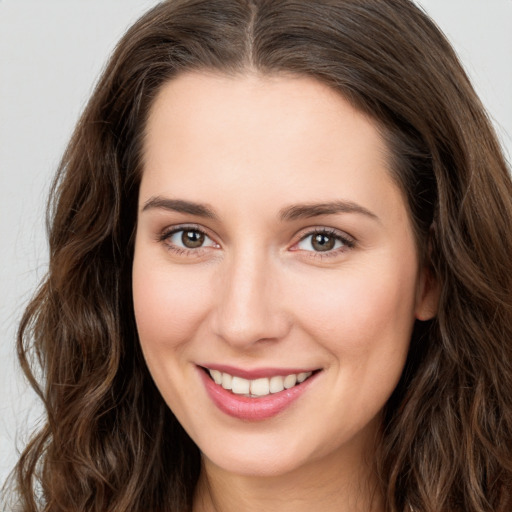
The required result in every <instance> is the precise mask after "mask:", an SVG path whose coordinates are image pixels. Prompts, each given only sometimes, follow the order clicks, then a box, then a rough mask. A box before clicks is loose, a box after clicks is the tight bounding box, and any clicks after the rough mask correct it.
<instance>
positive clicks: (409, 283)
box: [133, 73, 436, 512]
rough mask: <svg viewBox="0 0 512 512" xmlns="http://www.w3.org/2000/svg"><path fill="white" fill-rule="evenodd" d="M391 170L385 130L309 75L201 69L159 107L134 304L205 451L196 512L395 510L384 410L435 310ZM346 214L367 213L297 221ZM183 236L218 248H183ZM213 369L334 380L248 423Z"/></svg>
mask: <svg viewBox="0 0 512 512" xmlns="http://www.w3.org/2000/svg"><path fill="white" fill-rule="evenodd" d="M388 160H389V159H388V155H387V150H386V147H385V145H384V142H383V141H382V138H381V136H380V135H379V131H378V129H377V126H376V125H375V123H374V122H373V121H372V120H371V119H368V117H366V116H364V115H363V114H361V113H360V112H358V111H357V110H355V109H354V108H353V107H352V106H350V104H349V103H348V102H347V101H345V100H344V98H343V97H341V96H340V95H338V94H337V93H336V92H334V91H332V90H330V89H329V88H327V87H326V86H324V85H322V84H321V83H319V82H317V81H315V80H313V79H310V78H305V77H293V76H285V75H280V76H271V77H269V76H265V77H263V76H260V75H257V74H249V73H248V74H247V75H240V76H235V77H233V76H231V77H228V76H223V75H216V74H208V73H188V74H183V75H181V76H179V77H178V78H176V79H174V80H172V81H170V82H169V83H167V84H166V85H165V86H164V87H163V88H162V90H161V92H160V94H159V95H158V97H157V98H156V100H155V103H154V105H153V107H152V110H151V112H150V116H149V119H148V123H147V127H146V140H145V151H144V162H143V176H142V182H141V188H140V197H139V217H138V226H137V232H136V243H135V257H134V265H133V296H134V306H135V314H136V320H137V328H138V332H139V336H140V342H141V346H142V350H143V352H144V356H145V358H146V361H147V364H148V367H149V370H150V372H151V374H152V376H153V378H154V380H155V383H156V385H157V386H158V388H159V390H160V392H161V393H162V396H163V397H164V399H165V401H166V402H167V404H168V405H169V407H170V408H171V409H172V410H173V412H174V413H175V415H176V416H177V418H178V419H179V421H180V422H181V423H182V425H183V426H184V428H185V429H186V430H187V432H188V433H189V435H190V436H191V437H192V439H193V440H194V441H195V442H196V443H197V445H198V446H199V448H200V449H201V452H202V453H203V470H202V473H201V477H200V481H199V485H198V488H197V493H196V500H195V511H196V512H197V511H209V510H211V511H213V510H217V511H231V510H233V511H234V510H246V511H251V510H260V511H261V510H267V511H272V510H276V511H277V510H279V511H280V512H282V511H288V510H290V511H291V510H293V511H294V512H297V511H302V510H304V511H305V510H307V511H308V512H309V511H310V510H311V509H312V507H315V508H316V509H317V510H322V511H330V510H336V511H344V510H351V511H354V510H361V511H362V510H364V511H368V510H375V511H377V510H382V505H381V502H380V496H379V494H378V492H377V491H376V489H377V485H376V482H375V480H374V475H373V467H372V466H373V464H372V455H373V453H374V446H375V440H376V438H377V436H378V432H379V426H380V423H381V411H382V408H383V406H384V404H385V403H386V401H387V399H388V398H389V396H390V394H391V393H392V391H393V389H394V387H395V386H396V384H397V382H398V380H399V377H400V374H401V372H402V369H403V366H404V363H405V359H406V356H407V351H408V347H409V341H410V336H411V332H412V328H413V324H414V322H415V320H416V319H420V320H426V319H428V318H430V317H431V316H432V315H433V314H434V311H435V305H436V291H435V287H434V286H433V285H432V280H431V279H430V278H429V276H428V272H427V271H426V270H425V269H423V268H420V265H419V257H418V254H417V249H416V246H415V242H414V235H413V231H412V227H411V222H410V219H409V215H408V211H407V207H406V205H405V203H404V199H403V195H402V193H401V191H400V190H399V188H398V187H397V185H396V184H395V182H394V181H393V179H392V178H391V174H390V170H389V168H388V164H387V162H388ZM156 198H158V200H157V199H156ZM161 199H172V200H176V199H177V200H182V201H188V202H193V203H201V204H203V205H207V207H208V208H209V210H210V211H211V213H213V214H214V218H213V217H205V216H203V215H198V213H199V212H197V211H196V212H193V211H191V212H188V213H187V212H183V211H174V210H173V209H169V208H164V207H162V201H161ZM335 201H338V202H339V201H343V202H344V204H345V206H346V205H347V204H348V205H349V206H351V207H353V206H354V205H356V206H357V207H358V208H359V209H360V210H361V211H339V212H336V213H334V212H331V213H328V212H327V213H326V212H324V213H321V214H319V215H314V216H311V215H309V216H300V217H298V218H290V216H289V215H288V217H286V216H285V218H283V215H282V213H283V211H284V210H286V209H287V208H289V207H290V206H293V205H297V204H301V205H304V204H305V205H311V204H313V203H327V202H335ZM344 209H345V210H347V208H344ZM348 210H350V208H349V209H348ZM316 213H319V212H316ZM310 214H311V212H310ZM183 225H185V226H186V227H188V229H189V230H190V229H199V230H201V231H202V232H204V233H205V234H206V235H207V236H206V237H205V239H204V244H203V245H202V246H201V247H197V248H194V249H188V250H186V249H185V250H184V248H183V247H180V245H181V240H182V239H181V234H182V233H181V232H178V233H175V234H171V235H170V234H169V232H170V231H172V230H173V229H174V230H176V229H179V228H182V227H183ZM315 229H323V230H326V229H327V230H328V233H327V234H326V236H328V237H334V239H335V240H336V245H335V246H334V248H333V249H332V250H328V251H318V250H317V249H318V246H313V245H312V243H311V241H312V237H311V236H310V235H311V232H312V231H314V230H315ZM338 236H340V237H341V239H338V238H337V237H338ZM343 239H345V240H348V241H345V242H343ZM329 240H331V238H329ZM208 364H225V365H231V366H235V367H237V368H243V369H248V370H252V369H255V368H275V367H279V368H304V369H318V370H321V371H320V372H319V373H318V374H317V375H316V377H315V380H314V382H312V383H311V385H310V386H309V387H308V389H307V391H306V392H304V393H303V394H302V395H301V396H300V398H299V399H298V400H297V401H295V402H294V403H293V404H292V405H290V406H289V407H288V408H286V409H285V410H284V411H282V412H281V413H279V414H278V415H277V416H274V417H272V418H268V419H266V420H263V421H243V420H240V419H237V418H233V417H231V416H229V415H227V414H225V413H223V412H222V411H220V410H219V409H218V408H217V407H216V406H215V405H214V404H213V403H212V401H211V399H210V398H209V396H208V395H207V393H206V391H205V387H204V383H203V382H202V380H201V378H200V373H199V370H198V365H201V366H208Z"/></svg>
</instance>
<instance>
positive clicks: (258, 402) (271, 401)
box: [199, 369, 317, 421]
mask: <svg viewBox="0 0 512 512" xmlns="http://www.w3.org/2000/svg"><path fill="white" fill-rule="evenodd" d="M199 373H200V375H201V378H202V379H203V383H204V386H205V388H206V391H207V392H208V395H209V396H210V398H211V399H212V402H213V403H214V404H215V405H216V406H217V407H218V408H219V409H220V410H221V411H222V412H223V413H225V414H227V415H229V416H232V417H234V418H238V419H240V420H246V421H261V420H266V419H268V418H272V417H273V416H277V415H278V414H279V413H280V412H282V411H284V410H285V409H287V408H288V407H289V406H290V405H291V404H292V403H293V402H295V400H297V399H298V398H299V397H300V396H301V395H302V394H303V393H304V392H305V391H306V390H307V389H308V388H309V387H310V385H311V384H312V382H313V380H315V377H316V375H317V374H313V375H312V376H311V377H309V378H308V379H306V380H305V381H304V382H302V383H301V384H299V385H296V386H294V387H293V388H290V389H284V390H283V391H280V392H279V393H271V394H269V395H266V396H262V397H260V398H248V397H246V396H243V395H235V394H234V393H232V392H231V391H228V390H226V389H224V388H223V387H222V386H219V385H218V384H215V382H214V381H213V380H212V379H211V378H210V377H209V376H208V375H207V374H206V372H205V371H204V370H201V369H199Z"/></svg>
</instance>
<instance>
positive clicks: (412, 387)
mask: <svg viewBox="0 0 512 512" xmlns="http://www.w3.org/2000/svg"><path fill="white" fill-rule="evenodd" d="M197 70H208V71H215V72H221V73H227V74H230V75H236V74H240V73H247V72H257V73H260V74H266V75H269V74H271V75H273V74H279V73H291V74H294V75H298V76H309V77H313V78H314V79H316V80H319V81H321V82H323V83H325V84H327V85H328V86H329V87H331V88H332V89H334V90H336V91H338V92H339V93H340V94H341V95H342V96H343V97H345V98H346V99H347V100H348V101H350V102H351V104H352V105H353V106H355V107H356V108H357V109H358V110H359V111H361V112H363V113H365V114H367V115H368V116H370V117H371V118H372V119H374V120H375V121H376V122H377V124H378V126H379V127H380V129H381V133H382V135H383V137H384V139H385V141H386V143H387V145H388V148H389V155H390V162H391V164H390V168H391V170H392V172H393V176H394V178H395V180H396V182H397V183H398V184H399V186H400V188H401V190H402V191H403V193H404V197H405V198H406V203H407V205H408V207H409V210H410V212H411V219H412V222H413V226H414V229H415V233H416V238H417V243H418V247H419V251H420V254H421V256H422V258H423V261H424V262H425V264H429V265H430V266H431V271H432V273H433V274H435V276H436V279H437V280H438V282H439V284H440V288H441V296H440V302H439V314H438V315H437V317H436V318H435V319H434V320H433V321H430V322H417V325H416V326H415V331H414V335H413V338H412V341H411V350H410V354H409V357H408V361H407V364H406V367H405V370H404V372H403V375H402V379H401V381H400V383H399V385H398V387H397V389H396V390H395V392H394V394H393V396H392V397H391V399H390V400H389V403H388V404H387V406H386V410H385V422H384V425H383V428H382V437H381V439H380V442H379V450H378V453H379V460H378V468H377V469H378V471H379V475H380V478H381V481H382V492H383V494H384V496H385V501H386V507H387V510H388V511H389V512H401V511H403V510H406V509H407V507H412V508H413V509H414V510H416V511H418V512H420V511H421V512H440V511H450V512H462V511H464V512H490V511H493V512H507V511H509V510H510V509H511V508H512V490H511V489H512V393H510V390H511V389H512V272H511V271H510V270H511V268H510V255H511V254H512V233H511V230H510V219H511V218H512V184H511V180H510V176H509V174H508V170H507V166H506V163H505V160H504V158H503V155H502V153H501V150H500V148H499V145H498V143H497V139H496V136H495V133H494V132H493V129H492V127H491V124H490V122H489V120H488V119H487V117H486V114H485V112H484V110H483V107H482V105H481V104H480V102H479V100H478V98H477V96H476V94H475V93H474V91H473V89H472V87H471V85H470V83H469V81H468V79H467V76H466V74H465V73H464V71H463V69H462V68H461V66H460V64H459V62H458V60H457V57H456V55H455V54H454V52H453V50H452V48H451V47H450V45H449V44H448V42H447V41H446V39H445V37H444V36H443V35H442V33H441V32H440V30H439V29H438V28H437V27H436V26H435V25H434V23H433V22H432V21H431V20H430V19H429V18H428V17H427V16H426V15H425V14H424V13H423V12H422V11H421V10H420V9H418V8H417V7H416V6H415V5H414V4H413V3H412V2H410V1H408V0H315V1H311V0H175V1H167V2H162V3H161V4H159V5H158V6H157V7H155V8H154V9H152V10H151V11H149V12H148V13H147V14H146V15H145V16H143V17H142V18H141V19H140V20H139V21H138V22H137V23H136V24H135V25H134V26H133V27H132V28H130V29H129V30H128V32H127V33H126V35H125V36H124V37H123V39H122V40H121V41H120V43H119V44H118V46H117V48H116V50H115V51H114V54H113V56H112V58H111V60H110V62H109V63H108V65H107V67H106V69H105V71H104V73H103V75H102V77H101V79H100V81H99V83H98V84H97V87H96V89H95V92H94V94H93V96H92V98H91V100H90V102H89V103H88V105H87V107H86V109H85V111H84V113H83V115H82V117H81V119H80V122H79V123H78V125H77V128H76V130H75V132H74V135H73V137H72V139H71V142H70V144H69V146H68V148H67V150H66V153H65V154H64V157H63V159H62V162H61V165H60V167H59V171H58V174H57V176H56V179H55V182H54V185H53V188H52V193H51V202H50V205H49V209H48V230H49V241H50V266H49V270H48V275H47V277H46V279H45V280H44V282H43V283H42V285H41V287H40V289H39V291H38V293H37V295H36V296H35V297H34V299H33V300H32V302H31V303H30V304H29V306H28V308H27V310H26V312H25V314H24V316H23V320H22V322H21V326H20V329H19V335H18V353H19V358H20V361H21V365H22V368H23V370H24V371H25V373H26V375H27V377H28V378H29V380H30V382H31V383H32V385H33V386H34V387H35V388H36V390H37V391H38V393H39V395H40V397H41V399H42V400H43V402H44V404H45V407H46V411H47V417H48V421H47V423H46V425H45V426H44V427H43V428H42V430H41V431H40V432H39V433H38V434H37V435H36V436H35V437H34V439H33V440H32V441H31V443H30V444H29V445H28V447H27V448H26V450H25V451H24V453H23V454H22V456H21V458H20V462H19V464H18V466H17V469H16V479H17V485H18V490H17V493H18V496H19V500H20V510H22V511H23V512H29V511H30V512H35V511H38V510H44V511H52V512H59V511H67V512H69V511H76V512H78V511H88V512H100V511H101V512H108V511H110V512H113V511H116V512H132V511H133V512H134V511H138V510H152V511H155V512H159V511H161V512H164V511H168V510H180V511H185V510H190V509H191V506H192V499H193V493H194V487H195V484H196V482H197V478H198V474H199V470H200V454H199V450H198V448H197V447H196V446H195V445H194V443H193V442H192V441H191V440H190V439H189V437H188V436H187V434H186V433H185V432H184V431H183V429H182V428H181V426H180V425H179V423H178V422H177V420H176V419H175V417H174V416H173V414H172V412H171V411H170V410H169V409H168V407H167V405H166V404H165V402H164V401H163V399H162V398H161V396H160V394H159V393H158V391H157V389H156V388H155V386H154V384H153V382H152V380H151V377H150V375H149V372H148V370H147V368H146V365H145V363H144V360H143V356H142V353H141V350H140V347H139V342H138V339H137V334H136V327H135V321H134V314H133V306H132V296H131V264H132V257H133V236H134V229H135V225H136V221H137V218H136V215H137V213H136V212H137V196H138V187H139V183H140V177H141V172H142V166H143V146H144V133H145V125H146V120H147V117H148V115H149V110H150V108H151V106H152V104H153V101H154V99H155V97H156V95H157V94H158V92H159V91H160V89H161V87H162V85H163V84H165V83H166V82H167V81H168V80H171V79H172V78H173V77H176V76H177V75H178V74H180V73H183V72H187V71H197ZM34 357H35V360H36V362H37V363H38V364H39V365H40V366H41V367H42V369H43V375H44V382H43V383H42V384H41V387H39V385H38V384H37V382H36V379H35V377H34V376H33V373H32V371H33V370H32V369H31V366H32V365H31V361H32V359H33V358H34ZM36 489H38V491H37V493H39V494H40V498H39V499H38V498H36V494H37V493H36Z"/></svg>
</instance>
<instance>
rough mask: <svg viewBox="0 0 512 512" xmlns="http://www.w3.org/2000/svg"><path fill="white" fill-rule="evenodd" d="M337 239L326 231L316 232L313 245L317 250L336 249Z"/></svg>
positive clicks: (312, 241) (312, 240)
mask: <svg viewBox="0 0 512 512" xmlns="http://www.w3.org/2000/svg"><path fill="white" fill-rule="evenodd" d="M335 244H336V239H335V238H334V237H333V236H330V235H327V234H326V233H316V234H315V235H313V237H312V239H311V246H312V247H313V249H314V250H315V251H319V252H322V251H330V250H332V249H334V245H335Z"/></svg>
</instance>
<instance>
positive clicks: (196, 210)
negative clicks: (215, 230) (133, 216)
mask: <svg viewBox="0 0 512 512" xmlns="http://www.w3.org/2000/svg"><path fill="white" fill-rule="evenodd" d="M152 209H162V210H169V211H172V212H178V213H188V214H189V215H196V216H197V217H205V218H207V219H217V215H215V213H214V212H213V210H212V209H211V208H210V207H209V206H207V205H206V204H201V203H195V202H192V201H184V200H183V199H168V198H166V197H160V196H156V197H151V198H150V199H148V200H147V201H146V202H145V203H144V206H143V207H142V211H143V212H145V211H147V210H152Z"/></svg>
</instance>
